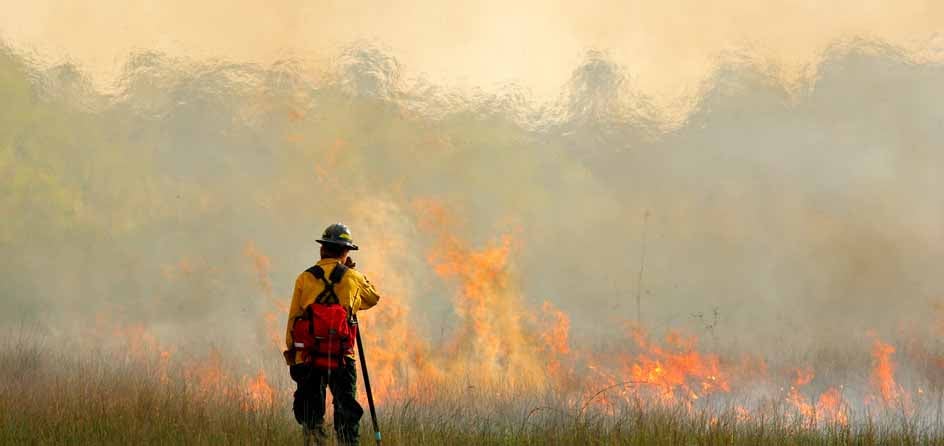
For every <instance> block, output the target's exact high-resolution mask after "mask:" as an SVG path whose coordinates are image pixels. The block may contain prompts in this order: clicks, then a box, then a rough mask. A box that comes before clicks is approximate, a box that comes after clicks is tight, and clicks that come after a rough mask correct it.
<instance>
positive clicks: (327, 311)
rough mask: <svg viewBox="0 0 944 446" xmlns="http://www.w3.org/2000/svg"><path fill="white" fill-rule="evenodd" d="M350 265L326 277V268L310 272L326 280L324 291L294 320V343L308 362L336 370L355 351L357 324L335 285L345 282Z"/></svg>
mask: <svg viewBox="0 0 944 446" xmlns="http://www.w3.org/2000/svg"><path fill="white" fill-rule="evenodd" d="M347 269H348V268H347V267H346V266H344V265H342V264H340V263H339V264H338V265H336V266H335V267H334V270H333V271H331V277H329V278H327V279H326V278H325V273H324V269H322V268H321V267H320V266H318V265H315V266H313V267H311V268H308V269H307V270H306V272H308V273H311V275H313V276H315V278H316V279H318V280H321V281H322V282H324V286H325V287H324V290H323V291H322V292H321V294H319V295H318V297H316V298H315V302H314V303H312V304H311V305H309V306H307V307H305V312H304V313H302V315H301V316H299V317H297V318H295V321H294V322H293V323H292V342H293V343H294V345H295V349H296V350H300V351H302V352H303V353H304V354H303V355H302V357H303V360H304V361H305V363H309V364H312V365H314V366H315V367H321V368H326V369H336V368H338V367H339V366H340V365H341V361H342V358H343V357H344V356H347V355H351V354H353V353H354V339H355V337H356V336H357V332H356V331H355V330H357V326H356V325H352V324H351V318H350V317H349V315H348V313H347V310H345V309H344V307H342V306H341V304H340V303H339V301H338V296H337V294H335V293H334V286H335V285H336V284H338V283H339V282H340V281H341V278H342V277H344V273H346V272H347Z"/></svg>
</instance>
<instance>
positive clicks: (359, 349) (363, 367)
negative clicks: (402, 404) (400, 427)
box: [352, 315, 380, 446]
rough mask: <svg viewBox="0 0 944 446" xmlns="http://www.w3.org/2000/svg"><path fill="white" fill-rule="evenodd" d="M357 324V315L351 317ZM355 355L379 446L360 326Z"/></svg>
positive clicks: (375, 414) (372, 394)
mask: <svg viewBox="0 0 944 446" xmlns="http://www.w3.org/2000/svg"><path fill="white" fill-rule="evenodd" d="M352 318H353V320H354V324H357V315H354V316H352ZM356 333H357V336H356V338H357V354H358V356H360V359H361V374H362V375H364V390H366V391H367V406H368V407H369V408H370V421H371V423H373V425H374V440H376V441H377V446H380V426H379V425H378V423H377V410H376V409H375V408H374V393H373V392H371V390H370V375H368V374H367V361H366V360H365V359H364V343H363V342H362V341H361V326H360V324H357V331H356Z"/></svg>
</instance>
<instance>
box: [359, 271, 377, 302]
mask: <svg viewBox="0 0 944 446" xmlns="http://www.w3.org/2000/svg"><path fill="white" fill-rule="evenodd" d="M359 279H360V280H358V288H359V291H360V292H359V293H358V294H359V295H360V296H359V297H360V305H358V306H357V307H358V308H357V309H358V310H366V309H368V308H370V307H373V306H374V305H377V301H379V300H380V294H379V293H377V289H376V288H374V285H373V284H371V283H370V281H369V280H367V277H364V275H363V274H361V275H360V277H359Z"/></svg>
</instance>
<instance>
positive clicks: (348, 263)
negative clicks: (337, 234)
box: [344, 256, 357, 268]
mask: <svg viewBox="0 0 944 446" xmlns="http://www.w3.org/2000/svg"><path fill="white" fill-rule="evenodd" d="M344 266H346V267H348V268H354V267H355V266H357V264H356V263H354V259H352V258H351V256H348V257H347V258H346V259H344Z"/></svg>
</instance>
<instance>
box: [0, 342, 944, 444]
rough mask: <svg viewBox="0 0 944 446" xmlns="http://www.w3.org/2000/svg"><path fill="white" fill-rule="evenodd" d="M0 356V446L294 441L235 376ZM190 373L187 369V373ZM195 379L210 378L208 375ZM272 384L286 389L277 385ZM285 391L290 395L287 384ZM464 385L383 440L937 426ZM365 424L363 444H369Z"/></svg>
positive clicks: (277, 403)
mask: <svg viewBox="0 0 944 446" xmlns="http://www.w3.org/2000/svg"><path fill="white" fill-rule="evenodd" d="M78 356H81V357H78V358H77V357H69V355H67V354H50V353H49V352H48V351H45V350H44V349H42V348H40V347H38V346H31V345H26V344H23V343H19V344H15V345H9V346H7V347H4V348H3V349H2V351H0V444H122V445H123V444H188V445H200V444H296V443H299V442H300V441H299V432H298V428H297V426H296V425H295V423H294V420H293V419H292V418H291V413H290V404H291V402H290V399H289V396H288V395H287V394H285V393H282V392H277V394H276V395H275V396H274V398H273V404H271V405H270V404H264V403H263V404H260V402H259V401H258V400H257V399H254V397H253V395H251V394H249V393H247V392H246V390H245V385H244V384H245V383H241V382H240V381H239V380H237V379H226V378H221V379H219V380H218V381H215V382H213V383H209V384H208V383H207V382H206V381H204V382H200V381H201V379H202V378H201V377H199V376H197V375H194V374H193V373H191V372H187V371H186V370H185V369H184V368H174V367H171V368H170V369H168V368H166V367H163V366H161V365H160V364H157V363H154V362H151V363H141V362H140V361H135V360H127V356H124V357H121V356H116V355H108V354H105V353H99V354H97V355H95V354H82V355H78ZM188 373H190V374H189V375H188ZM202 376H206V375H205V374H204V375H202ZM274 381H275V387H279V386H285V385H286V384H287V383H286V382H285V381H284V380H283V379H282V378H281V377H277V376H276V377H275V379H274ZM286 388H287V387H286ZM488 393H489V392H485V391H482V390H477V389H471V388H465V389H458V390H456V391H455V392H453V393H451V394H447V395H448V396H445V397H443V398H441V399H438V400H437V401H435V402H432V403H424V404H418V403H415V402H413V401H410V400H407V401H404V402H400V403H396V404H391V403H387V404H385V405H384V406H383V407H382V408H381V415H382V420H381V421H382V427H383V428H384V439H385V444H391V445H415V444H487V445H511V444H515V445H517V444H526V445H546V444H621V445H761V444H763V445H928V444H944V436H942V429H941V426H940V423H939V421H938V422H929V421H924V422H920V421H918V420H919V419H921V418H920V417H918V416H915V417H895V416H885V417H875V418H874V419H875V420H878V419H881V420H882V421H873V422H867V421H863V420H865V419H866V418H864V417H863V418H860V419H859V420H858V421H856V422H853V423H850V424H849V425H848V426H819V427H817V428H816V429H810V428H809V426H808V425H807V424H806V423H804V421H803V420H800V419H797V418H796V417H792V416H790V415H788V413H789V412H788V411H787V410H784V409H783V408H781V407H778V406H777V405H776V404H773V405H771V406H770V407H769V408H768V409H766V410H765V411H764V412H763V413H758V414H755V416H754V417H752V419H751V420H749V421H745V420H743V419H739V418H738V416H737V414H736V413H735V411H733V410H728V409H725V408H724V407H721V408H718V409H714V410H710V411H709V410H695V411H689V410H684V409H681V408H675V409H671V408H669V409H667V408H653V407H647V406H646V405H645V404H644V403H642V402H638V401H637V402H636V403H635V404H624V405H621V406H614V407H609V408H607V409H606V410H595V409H592V408H591V407H592V406H588V405H587V404H585V403H586V402H585V401H584V402H582V403H581V404H576V405H575V404H568V403H565V402H562V401H557V400H556V399H555V396H554V395H546V396H543V397H524V396H521V397H520V398H511V399H507V398H506V399H496V398H494V397H488V396H485V394H488ZM369 431H370V428H369V420H368V419H367V418H366V417H365V419H364V425H363V432H365V435H364V436H363V438H362V444H371V443H372V440H371V438H370V435H369V434H367V433H368V432H369Z"/></svg>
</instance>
